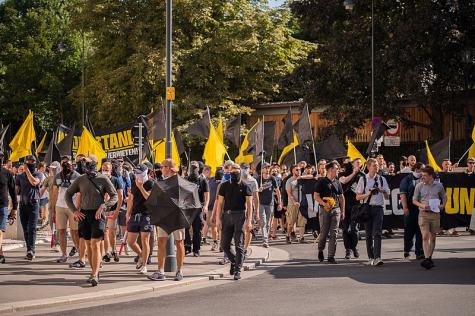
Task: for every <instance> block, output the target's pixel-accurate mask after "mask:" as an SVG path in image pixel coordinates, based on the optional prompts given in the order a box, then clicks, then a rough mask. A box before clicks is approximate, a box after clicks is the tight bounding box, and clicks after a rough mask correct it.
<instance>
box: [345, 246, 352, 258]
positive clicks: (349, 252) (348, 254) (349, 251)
mask: <svg viewBox="0 0 475 316" xmlns="http://www.w3.org/2000/svg"><path fill="white" fill-rule="evenodd" d="M345 259H346V260H349V259H351V250H350V249H346V252H345Z"/></svg>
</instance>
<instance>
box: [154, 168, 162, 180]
mask: <svg viewBox="0 0 475 316" xmlns="http://www.w3.org/2000/svg"><path fill="white" fill-rule="evenodd" d="M155 177H156V178H157V179H160V178H161V177H162V170H157V171H155Z"/></svg>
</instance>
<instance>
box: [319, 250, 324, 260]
mask: <svg viewBox="0 0 475 316" xmlns="http://www.w3.org/2000/svg"><path fill="white" fill-rule="evenodd" d="M324 260H325V256H324V255H323V251H319V252H318V261H320V262H323V261H324Z"/></svg>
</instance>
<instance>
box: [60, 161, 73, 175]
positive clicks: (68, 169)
mask: <svg viewBox="0 0 475 316" xmlns="http://www.w3.org/2000/svg"><path fill="white" fill-rule="evenodd" d="M62 167H63V173H64V174H70V173H71V171H72V170H73V166H71V165H70V164H68V163H63V165H62Z"/></svg>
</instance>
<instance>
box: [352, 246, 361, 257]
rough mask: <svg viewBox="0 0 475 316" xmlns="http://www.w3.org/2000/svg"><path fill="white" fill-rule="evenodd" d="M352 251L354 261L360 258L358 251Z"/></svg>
mask: <svg viewBox="0 0 475 316" xmlns="http://www.w3.org/2000/svg"><path fill="white" fill-rule="evenodd" d="M352 250H353V257H355V258H356V259H358V258H359V257H360V252H359V251H358V249H356V248H354V249H352Z"/></svg>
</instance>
